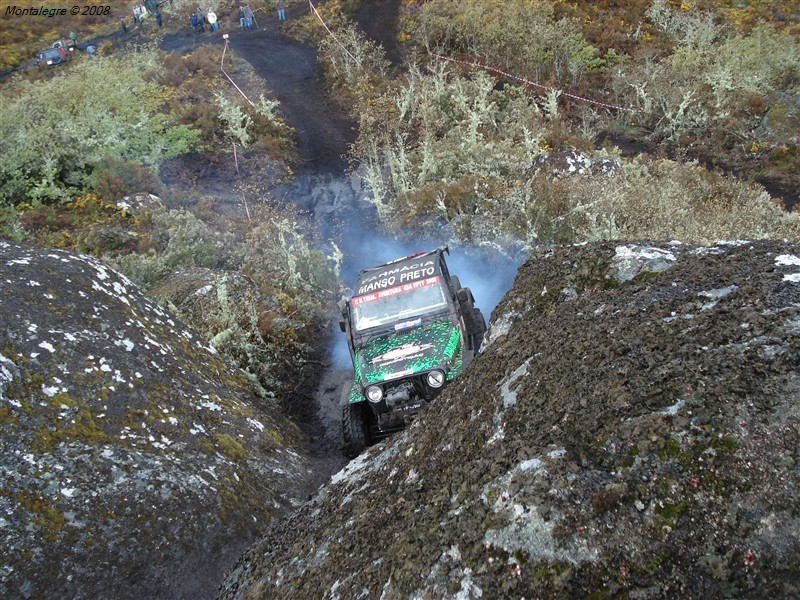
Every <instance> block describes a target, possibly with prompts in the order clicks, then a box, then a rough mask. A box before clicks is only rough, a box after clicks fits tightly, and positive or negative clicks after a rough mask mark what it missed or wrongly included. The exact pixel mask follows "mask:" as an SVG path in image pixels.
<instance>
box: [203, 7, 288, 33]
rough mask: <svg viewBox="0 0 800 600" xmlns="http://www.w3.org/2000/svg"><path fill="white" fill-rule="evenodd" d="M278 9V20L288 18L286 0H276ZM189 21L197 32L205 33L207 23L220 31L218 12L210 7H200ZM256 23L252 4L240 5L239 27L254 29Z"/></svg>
mask: <svg viewBox="0 0 800 600" xmlns="http://www.w3.org/2000/svg"><path fill="white" fill-rule="evenodd" d="M275 6H276V8H277V9H278V20H279V21H285V20H286V12H285V11H286V2H284V1H283V0H279V1H278V2H275ZM189 23H190V24H191V26H192V29H193V30H194V32H195V33H203V32H205V30H206V25H208V28H209V30H210V31H219V22H218V19H217V14H216V13H215V12H214V11H213V9H211V8H209V9H208V10H207V11H206V12H203V10H202V9H201V8H200V7H198V8H197V10H196V11H195V12H193V13H191V14H190V15H189ZM254 24H255V17H254V16H253V9H252V8H250V5H249V4H247V3H245V4H241V5H240V6H239V29H242V30H245V29H253V25H254Z"/></svg>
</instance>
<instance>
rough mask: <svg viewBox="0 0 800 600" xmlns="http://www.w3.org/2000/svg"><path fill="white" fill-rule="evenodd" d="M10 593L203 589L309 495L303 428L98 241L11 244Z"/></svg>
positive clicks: (0, 513)
mask: <svg viewBox="0 0 800 600" xmlns="http://www.w3.org/2000/svg"><path fill="white" fill-rule="evenodd" d="M0 299H2V306H0V471H2V491H0V546H2V548H3V561H2V566H1V567H0V597H4V598H101V597H107V598H111V597H113V598H182V597H185V598H203V597H210V596H213V595H214V592H215V590H216V587H217V586H218V584H219V581H220V580H221V578H222V576H223V573H224V571H225V569H226V568H227V567H229V566H230V565H231V564H232V563H233V561H234V560H235V559H236V557H238V556H239V555H240V554H241V552H242V551H244V549H245V548H246V547H247V546H248V545H249V544H250V543H252V542H253V541H254V540H255V539H256V538H257V537H258V535H259V534H260V533H261V532H263V529H264V528H265V527H266V525H267V524H268V523H269V522H270V521H271V520H272V519H273V518H274V517H275V515H277V514H280V513H282V512H285V511H286V510H287V509H288V508H289V507H291V506H292V503H294V502H297V498H298V497H299V496H301V495H302V494H303V493H304V492H305V493H307V491H306V490H305V487H304V486H306V485H307V482H308V477H309V471H308V460H307V458H306V451H305V449H304V446H303V442H302V439H301V435H300V433H299V430H298V429H297V428H296V427H295V426H294V425H292V424H291V423H290V422H288V421H287V420H286V419H285V418H284V417H282V416H281V414H280V411H279V410H278V409H277V408H276V407H273V406H271V405H269V404H266V403H265V401H263V400H261V399H259V398H258V397H257V396H256V395H255V394H254V393H253V389H252V386H251V384H250V382H249V380H248V379H247V377H246V376H245V375H244V374H243V373H242V372H241V371H239V370H238V369H234V368H232V367H231V366H230V365H229V364H227V363H226V362H224V361H223V360H222V359H221V358H220V357H219V356H218V355H217V354H216V352H215V350H214V348H212V347H210V346H209V345H208V344H206V343H204V342H203V340H202V339H200V338H199V337H198V336H197V335H196V334H194V333H192V331H190V330H189V329H187V328H186V326H185V325H184V324H183V323H182V322H181V321H179V320H178V319H177V318H176V317H175V316H174V315H171V314H170V313H169V312H167V311H165V310H163V309H162V308H160V307H159V306H158V305H157V304H155V303H154V302H151V301H149V300H148V299H147V298H146V297H144V296H143V295H142V294H141V293H140V292H139V291H138V290H137V288H136V286H135V285H133V284H132V283H131V282H130V281H129V280H127V279H126V278H125V277H123V276H121V275H120V274H118V273H116V272H114V271H113V270H111V269H109V268H107V267H105V266H104V265H103V264H101V263H100V262H98V261H96V260H94V259H92V258H90V257H87V256H82V255H77V254H73V253H69V252H64V251H59V250H46V249H41V248H37V247H33V246H23V245H17V244H10V243H7V242H2V241H0Z"/></svg>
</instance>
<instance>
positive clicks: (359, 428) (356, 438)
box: [342, 402, 368, 458]
mask: <svg viewBox="0 0 800 600" xmlns="http://www.w3.org/2000/svg"><path fill="white" fill-rule="evenodd" d="M364 416H365V415H364V406H363V403H361V402H359V403H357V404H345V405H344V406H343V407H342V437H343V438H344V449H343V452H344V455H345V456H346V457H347V458H355V457H356V456H358V455H359V454H361V453H362V452H363V451H364V450H365V449H366V447H367V442H368V437H367V424H366V420H365V418H364Z"/></svg>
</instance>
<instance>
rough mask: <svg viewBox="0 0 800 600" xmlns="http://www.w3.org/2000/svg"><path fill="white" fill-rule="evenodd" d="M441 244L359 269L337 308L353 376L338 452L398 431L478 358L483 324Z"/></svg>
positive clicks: (350, 451)
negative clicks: (349, 295) (353, 284)
mask: <svg viewBox="0 0 800 600" xmlns="http://www.w3.org/2000/svg"><path fill="white" fill-rule="evenodd" d="M445 252H447V253H448V254H449V250H448V249H447V247H444V248H438V249H436V250H434V251H432V252H420V253H419V254H412V255H411V256H406V257H403V258H399V259H397V260H393V261H392V262H389V263H386V264H383V265H380V266H377V267H373V268H370V269H364V270H363V271H361V272H360V273H359V274H358V282H357V283H356V287H355V290H354V294H353V297H352V298H351V299H350V300H349V301H347V302H345V301H342V302H341V303H340V308H341V310H342V317H343V319H342V321H341V322H340V326H341V329H342V331H343V332H345V333H346V334H347V343H348V346H349V348H350V355H351V357H352V359H353V367H354V369H355V378H354V381H353V385H352V387H351V388H350V389H349V392H348V393H346V394H345V396H344V398H343V399H342V431H343V434H344V443H345V448H344V451H345V454H347V455H349V456H351V457H352V456H356V455H357V454H358V453H359V452H361V451H362V450H363V449H364V448H365V447H367V446H368V445H372V444H374V443H376V442H378V441H380V440H381V439H383V438H385V437H387V436H389V435H391V434H392V433H394V432H396V431H399V430H401V429H403V428H404V427H405V426H406V425H408V424H409V423H410V422H411V420H412V419H413V417H414V416H415V415H416V414H417V413H418V412H419V411H420V410H422V408H423V407H425V405H427V404H428V403H429V402H430V401H431V400H433V399H434V398H435V397H436V396H437V395H438V394H439V392H440V391H441V390H442V387H443V386H444V385H445V384H446V383H447V382H449V381H452V380H453V379H454V378H455V377H456V376H457V375H458V374H459V373H460V372H461V371H462V370H463V369H464V367H466V365H467V364H468V363H469V362H470V361H471V360H472V359H473V357H474V356H475V355H476V354H477V352H478V350H479V348H480V345H481V342H482V340H483V335H484V333H485V332H486V321H485V320H484V318H483V314H482V313H481V311H480V310H479V309H478V308H475V306H474V302H475V299H474V298H473V297H472V292H471V291H470V290H469V288H462V287H461V284H460V282H459V280H458V277H453V276H451V275H450V273H449V271H448V270H447V263H446V262H445V260H444V254H445Z"/></svg>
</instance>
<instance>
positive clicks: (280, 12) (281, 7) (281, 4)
mask: <svg viewBox="0 0 800 600" xmlns="http://www.w3.org/2000/svg"><path fill="white" fill-rule="evenodd" d="M275 5H276V6H277V7H278V21H285V20H286V13H285V12H283V11H284V10H286V2H284V1H283V0H278V1H277V2H276V3H275Z"/></svg>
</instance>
